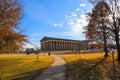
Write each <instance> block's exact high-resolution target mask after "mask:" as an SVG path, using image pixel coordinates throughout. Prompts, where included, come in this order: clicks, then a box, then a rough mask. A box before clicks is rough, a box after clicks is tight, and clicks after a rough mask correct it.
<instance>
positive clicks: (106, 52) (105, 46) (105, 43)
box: [103, 33, 109, 57]
mask: <svg viewBox="0 0 120 80" xmlns="http://www.w3.org/2000/svg"><path fill="white" fill-rule="evenodd" d="M103 36H104V52H105V55H104V57H108V56H109V55H108V50H107V41H106V36H105V33H103Z"/></svg>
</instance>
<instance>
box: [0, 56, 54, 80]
mask: <svg viewBox="0 0 120 80" xmlns="http://www.w3.org/2000/svg"><path fill="white" fill-rule="evenodd" d="M36 58H37V57H36V55H35V54H30V55H26V54H0V80H34V78H36V77H37V76H38V75H39V74H40V73H41V72H42V71H43V70H44V69H45V68H47V67H48V66H49V65H50V64H51V63H52V62H53V61H54V60H53V57H52V56H47V55H39V62H38V61H37V59H36Z"/></svg>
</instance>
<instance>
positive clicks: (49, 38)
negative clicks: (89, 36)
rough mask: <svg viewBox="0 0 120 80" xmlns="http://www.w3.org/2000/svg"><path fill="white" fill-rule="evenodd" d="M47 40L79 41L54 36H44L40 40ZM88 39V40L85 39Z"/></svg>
mask: <svg viewBox="0 0 120 80" xmlns="http://www.w3.org/2000/svg"><path fill="white" fill-rule="evenodd" d="M47 40H64V41H75V42H78V41H79V40H71V39H62V38H53V37H43V38H42V39H41V40H40V42H43V41H47ZM84 41H86V40H84ZM81 42H83V41H81Z"/></svg>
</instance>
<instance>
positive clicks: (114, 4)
mask: <svg viewBox="0 0 120 80" xmlns="http://www.w3.org/2000/svg"><path fill="white" fill-rule="evenodd" d="M92 1H94V2H101V1H104V2H105V3H106V4H107V5H108V7H109V11H110V12H109V14H108V15H107V16H106V21H105V22H103V23H104V24H105V25H106V26H105V29H106V30H107V33H108V34H109V38H110V39H113V40H114V42H115V45H116V49H117V54H118V56H117V60H118V61H119V62H120V42H119V37H120V5H119V3H120V0H92Z"/></svg>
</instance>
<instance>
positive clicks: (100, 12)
mask: <svg viewBox="0 0 120 80" xmlns="http://www.w3.org/2000/svg"><path fill="white" fill-rule="evenodd" d="M91 3H94V4H95V7H94V8H93V10H92V13H89V14H90V20H89V23H88V26H87V32H86V35H87V38H88V40H89V41H90V42H92V44H91V45H95V46H94V47H96V48H103V50H104V51H105V57H107V56H108V50H107V37H108V35H109V34H107V31H108V30H106V26H107V25H106V20H107V19H106V17H107V16H108V14H109V12H110V9H109V7H108V5H107V4H106V3H105V2H104V1H102V0H101V1H97V0H96V2H95V1H91Z"/></svg>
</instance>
